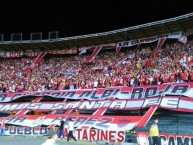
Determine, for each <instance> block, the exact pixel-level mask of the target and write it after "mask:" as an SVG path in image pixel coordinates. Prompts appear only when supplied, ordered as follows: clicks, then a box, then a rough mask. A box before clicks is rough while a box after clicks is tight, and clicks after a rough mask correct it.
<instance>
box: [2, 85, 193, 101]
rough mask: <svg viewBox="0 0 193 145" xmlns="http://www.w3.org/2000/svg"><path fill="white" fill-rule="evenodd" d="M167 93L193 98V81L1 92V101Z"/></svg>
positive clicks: (152, 95) (102, 97) (114, 97)
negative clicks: (81, 88) (27, 98)
mask: <svg viewBox="0 0 193 145" xmlns="http://www.w3.org/2000/svg"><path fill="white" fill-rule="evenodd" d="M166 95H175V96H180V95H183V96H187V97H190V98H193V83H171V84H162V85H154V86H139V87H115V88H101V89H97V90H94V89H91V90H72V91H44V92H18V93H0V102H9V101H13V100H15V99H18V98H21V97H27V96H50V97H53V98H60V99H61V98H64V99H74V100H75V99H81V100H83V99H86V100H106V99H109V98H113V99H141V98H152V97H156V96H166Z"/></svg>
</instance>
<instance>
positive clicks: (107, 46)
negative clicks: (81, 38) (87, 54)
mask: <svg viewBox="0 0 193 145" xmlns="http://www.w3.org/2000/svg"><path fill="white" fill-rule="evenodd" d="M100 46H102V47H103V48H104V49H105V48H107V49H108V48H115V47H116V43H110V44H103V45H97V46H88V47H81V48H78V51H82V50H84V49H86V50H89V49H94V48H96V47H100Z"/></svg>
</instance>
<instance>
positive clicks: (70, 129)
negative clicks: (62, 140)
mask: <svg viewBox="0 0 193 145" xmlns="http://www.w3.org/2000/svg"><path fill="white" fill-rule="evenodd" d="M73 131H74V122H73V120H72V119H71V118H70V119H69V122H68V139H67V141H69V139H70V137H72V138H73V139H74V141H76V139H75V137H74V136H73Z"/></svg>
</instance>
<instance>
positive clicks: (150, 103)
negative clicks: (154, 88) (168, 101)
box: [143, 97, 161, 108]
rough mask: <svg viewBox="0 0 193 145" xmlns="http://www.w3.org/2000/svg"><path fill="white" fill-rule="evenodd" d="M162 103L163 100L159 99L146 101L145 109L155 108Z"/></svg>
mask: <svg viewBox="0 0 193 145" xmlns="http://www.w3.org/2000/svg"><path fill="white" fill-rule="evenodd" d="M160 102H161V98H159V97H157V98H149V99H145V101H144V103H143V107H144V108H145V107H148V106H153V105H159V104H160Z"/></svg>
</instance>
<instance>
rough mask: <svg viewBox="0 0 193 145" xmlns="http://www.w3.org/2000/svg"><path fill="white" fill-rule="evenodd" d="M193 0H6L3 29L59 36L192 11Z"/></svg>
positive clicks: (1, 8)
mask: <svg viewBox="0 0 193 145" xmlns="http://www.w3.org/2000/svg"><path fill="white" fill-rule="evenodd" d="M191 1H192V0H51V2H49V1H48V0H25V1H17V0H6V1H1V5H0V17H1V21H0V33H1V34H4V37H5V40H10V36H11V33H23V39H29V38H30V33H31V32H43V38H44V39H46V38H47V37H48V32H49V31H59V32H60V35H59V36H60V37H67V36H75V35H81V34H90V33H97V32H104V31H111V30H115V29H121V28H125V27H129V26H134V25H139V24H143V23H147V22H152V21H156V20H161V19H165V18H171V17H175V16H179V15H183V14H187V13H190V12H193V3H192V2H191Z"/></svg>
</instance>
